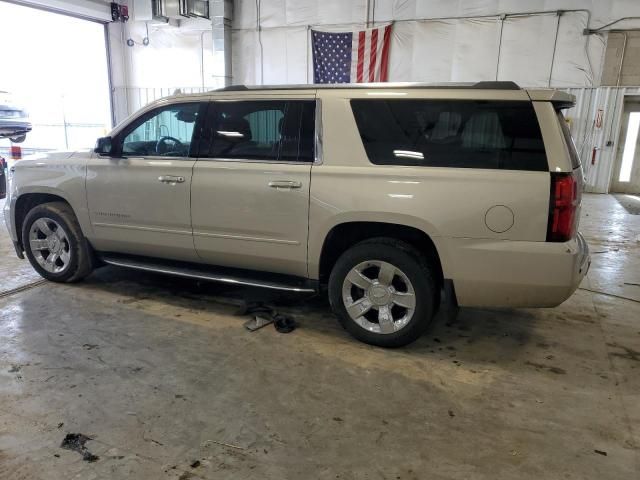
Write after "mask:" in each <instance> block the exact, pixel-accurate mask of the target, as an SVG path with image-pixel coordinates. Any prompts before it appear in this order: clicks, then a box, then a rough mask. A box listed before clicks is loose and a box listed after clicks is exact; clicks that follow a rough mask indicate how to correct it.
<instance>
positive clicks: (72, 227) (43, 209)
mask: <svg viewBox="0 0 640 480" xmlns="http://www.w3.org/2000/svg"><path fill="white" fill-rule="evenodd" d="M22 243H23V245H24V250H25V253H26V254H27V258H28V259H29V262H30V263H31V266H33V268H34V269H35V270H36V271H37V272H38V273H39V274H40V276H42V277H44V278H46V279H47V280H51V281H53V282H77V281H79V280H81V279H83V278H84V277H86V276H87V275H89V273H91V270H92V261H91V247H90V246H89V244H88V242H87V240H86V239H85V238H84V236H83V234H82V230H81V228H80V224H79V223H78V219H77V218H76V216H75V215H74V213H73V210H71V207H69V205H67V204H66V203H64V202H51V203H44V204H42V205H38V206H36V207H34V208H33V209H31V211H30V212H29V213H28V214H27V216H26V218H25V219H24V222H23V224H22Z"/></svg>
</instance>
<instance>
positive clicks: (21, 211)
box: [14, 192, 75, 249]
mask: <svg viewBox="0 0 640 480" xmlns="http://www.w3.org/2000/svg"><path fill="white" fill-rule="evenodd" d="M51 202H64V203H66V204H67V205H69V208H71V210H72V211H73V207H72V206H71V203H70V202H69V201H68V200H67V199H66V198H64V197H63V196H61V195H58V194H57V193H48V192H28V193H23V194H21V195H20V196H19V197H18V198H17V199H16V204H15V208H14V222H15V229H16V230H15V232H16V236H17V237H18V246H19V248H21V249H24V245H23V242H22V224H23V222H24V219H25V218H26V216H27V214H28V213H29V212H30V211H31V209H33V208H34V207H37V206H38V205H42V204H45V203H51ZM74 213H75V212H74Z"/></svg>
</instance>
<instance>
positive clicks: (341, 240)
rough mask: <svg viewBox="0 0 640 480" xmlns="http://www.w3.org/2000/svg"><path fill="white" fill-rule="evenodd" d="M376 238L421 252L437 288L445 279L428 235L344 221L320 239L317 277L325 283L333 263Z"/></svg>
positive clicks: (438, 254)
mask: <svg viewBox="0 0 640 480" xmlns="http://www.w3.org/2000/svg"><path fill="white" fill-rule="evenodd" d="M376 237H386V238H393V239H398V240H402V241H404V242H406V243H408V244H410V245H412V246H413V247H414V248H416V249H418V250H419V251H420V252H423V253H424V254H425V255H426V257H427V259H428V260H429V262H430V264H431V265H432V266H433V268H434V270H435V271H434V275H435V279H436V281H437V283H438V287H439V288H440V287H442V286H443V284H444V279H445V270H444V269H443V261H442V255H441V253H442V252H440V251H439V249H438V247H437V246H436V243H435V242H434V240H433V238H432V236H430V235H429V234H427V233H426V232H425V231H424V230H421V229H419V228H417V227H414V226H409V225H405V224H399V223H391V222H380V221H347V222H342V223H339V224H337V225H334V226H333V227H332V228H331V229H330V230H329V231H328V232H327V234H326V235H325V236H324V241H323V243H322V247H321V250H320V256H319V261H318V264H317V268H318V269H317V276H318V279H319V280H320V282H321V283H326V281H327V280H328V278H329V274H330V273H331V269H332V268H333V266H334V265H335V263H336V261H337V260H338V258H339V257H340V255H342V253H344V252H345V251H346V250H347V249H349V248H350V247H351V246H353V245H355V244H356V243H358V242H361V241H363V240H367V239H370V238H376Z"/></svg>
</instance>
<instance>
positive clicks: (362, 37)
mask: <svg viewBox="0 0 640 480" xmlns="http://www.w3.org/2000/svg"><path fill="white" fill-rule="evenodd" d="M364 47H365V32H364V31H363V32H359V33H358V67H357V70H358V77H357V82H358V83H362V78H363V74H364Z"/></svg>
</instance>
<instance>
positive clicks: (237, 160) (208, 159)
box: [197, 157, 314, 165]
mask: <svg viewBox="0 0 640 480" xmlns="http://www.w3.org/2000/svg"><path fill="white" fill-rule="evenodd" d="M197 161H198V162H229V163H268V164H271V165H273V164H278V165H313V164H314V162H301V161H295V162H288V161H286V160H269V159H261V158H217V157H198V158H197Z"/></svg>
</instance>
